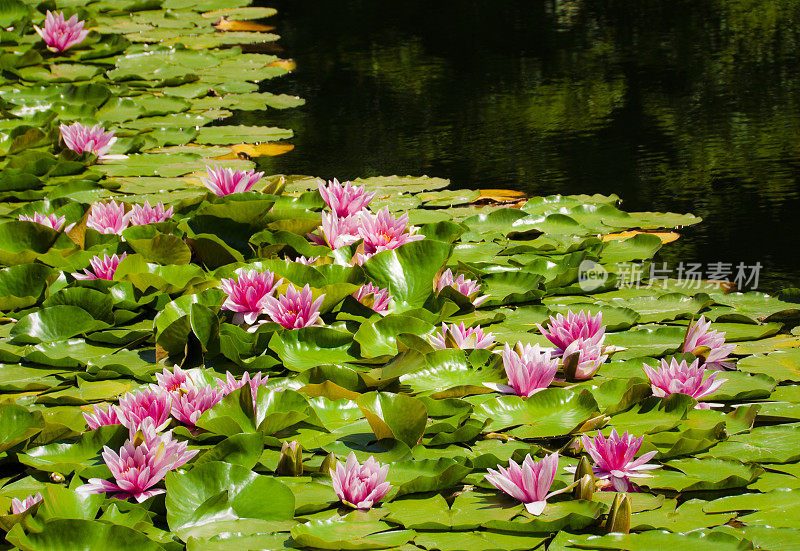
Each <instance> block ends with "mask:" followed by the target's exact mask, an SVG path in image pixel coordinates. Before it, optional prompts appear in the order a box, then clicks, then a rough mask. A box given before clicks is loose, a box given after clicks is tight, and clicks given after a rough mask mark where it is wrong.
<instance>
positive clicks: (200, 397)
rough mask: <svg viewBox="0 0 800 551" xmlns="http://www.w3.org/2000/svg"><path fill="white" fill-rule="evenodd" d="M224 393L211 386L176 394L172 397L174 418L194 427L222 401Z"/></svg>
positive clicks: (194, 388)
mask: <svg viewBox="0 0 800 551" xmlns="http://www.w3.org/2000/svg"><path fill="white" fill-rule="evenodd" d="M222 398H223V396H222V393H221V392H220V391H219V390H217V389H216V388H214V387H213V386H211V385H204V386H199V387H194V386H193V387H191V388H189V390H187V391H186V392H175V393H173V395H172V410H171V412H172V416H173V417H174V418H175V419H177V420H178V421H180V422H181V423H183V424H184V425H188V426H190V427H193V426H195V425H196V424H197V420H198V419H199V418H200V416H201V415H202V414H203V412H205V411H208V410H209V409H211V408H213V407H214V406H215V405H217V404H218V403H219V401H220V400H222Z"/></svg>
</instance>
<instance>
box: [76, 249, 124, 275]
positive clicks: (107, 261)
mask: <svg viewBox="0 0 800 551" xmlns="http://www.w3.org/2000/svg"><path fill="white" fill-rule="evenodd" d="M126 256H127V253H122V254H121V255H119V256H117V255H112V256H108V255H107V254H104V255H103V258H100V257H99V256H95V257H94V258H91V259H90V260H89V264H91V266H92V270H93V272H90V271H89V269H88V268H87V269H85V270H83V273H82V274H81V273H73V274H72V277H74V278H75V279H106V280H108V281H111V280H112V279H114V272H116V271H117V266H119V263H120V262H121V261H122V260H123V259H124V258H125V257H126Z"/></svg>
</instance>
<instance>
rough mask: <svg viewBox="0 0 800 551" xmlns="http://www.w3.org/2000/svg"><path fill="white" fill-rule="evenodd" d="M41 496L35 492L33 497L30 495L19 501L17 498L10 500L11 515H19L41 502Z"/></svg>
mask: <svg viewBox="0 0 800 551" xmlns="http://www.w3.org/2000/svg"><path fill="white" fill-rule="evenodd" d="M42 499H43V498H42V494H41V493H40V492H36V493H35V494H33V495H30V496H28V497H26V498H25V499H23V500H22V501H20V500H19V499H17V498H13V499H12V500H11V514H12V515H21V514H22V513H24V512H25V511H27V510H28V509H30V508H31V507H33V506H34V505H36V504H37V503H39V502H40V501H42Z"/></svg>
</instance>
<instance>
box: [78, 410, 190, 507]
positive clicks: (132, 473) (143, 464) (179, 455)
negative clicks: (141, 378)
mask: <svg viewBox="0 0 800 551" xmlns="http://www.w3.org/2000/svg"><path fill="white" fill-rule="evenodd" d="M197 452H198V450H191V451H189V450H187V449H186V442H178V441H176V440H174V439H173V438H172V431H170V432H166V433H164V434H159V433H157V432H156V431H155V428H154V426H153V423H152V421H151V420H147V421H146V422H145V423H143V424H142V426H141V427H140V428H139V429H138V430H137V431H136V432H133V431H132V433H131V436H130V438H129V439H128V440H126V441H125V444H124V445H123V446H122V448H121V449H120V450H119V453H116V452H114V451H113V450H112V449H111V448H109V447H108V446H104V447H103V453H102V454H101V456H102V458H103V461H104V462H105V464H106V466H108V469H109V470H110V471H111V474H112V476H113V477H114V482H111V481H108V480H103V479H102V478H90V479H89V481H88V484H84V485H83V486H80V487H78V488H77V490H76V491H78V492H81V493H86V494H103V493H111V494H113V497H115V498H119V499H129V498H134V499H135V500H136V501H138V502H139V503H142V502H143V501H145V500H147V499H149V498H151V497H153V496H155V495H158V494H163V493H166V490H164V489H161V488H153V486H155V485H156V484H158V483H159V482H160V481H161V480H163V478H164V477H165V476H166V474H167V472H169V471H171V470H173V469H177V468H178V467H180V466H182V465H183V464H185V463H186V462H187V461H189V460H190V459H191V458H192V457H194V456H195V455H197Z"/></svg>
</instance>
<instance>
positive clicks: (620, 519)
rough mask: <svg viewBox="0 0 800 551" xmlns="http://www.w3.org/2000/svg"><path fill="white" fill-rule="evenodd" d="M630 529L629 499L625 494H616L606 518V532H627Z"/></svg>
mask: <svg viewBox="0 0 800 551" xmlns="http://www.w3.org/2000/svg"><path fill="white" fill-rule="evenodd" d="M630 531H631V500H630V499H628V495H627V494H617V495H616V496H615V497H614V502H613V503H612V504H611V510H610V511H609V513H608V518H607V519H606V532H608V533H609V534H611V533H616V534H627V533H628V532H630Z"/></svg>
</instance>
